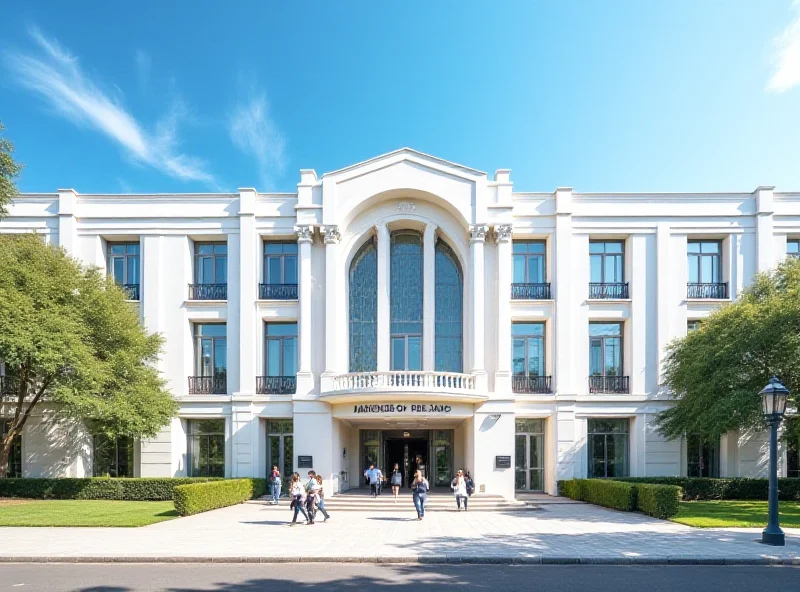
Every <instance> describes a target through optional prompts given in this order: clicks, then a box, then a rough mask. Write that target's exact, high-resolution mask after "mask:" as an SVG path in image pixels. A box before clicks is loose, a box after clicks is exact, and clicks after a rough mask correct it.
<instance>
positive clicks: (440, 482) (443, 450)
mask: <svg viewBox="0 0 800 592" xmlns="http://www.w3.org/2000/svg"><path fill="white" fill-rule="evenodd" d="M434 454H435V455H436V456H435V461H436V482H435V485H437V486H439V487H441V486H444V485H449V484H450V480H451V476H450V446H437V447H436V449H435V452H434Z"/></svg>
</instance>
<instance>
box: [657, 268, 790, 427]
mask: <svg viewBox="0 0 800 592" xmlns="http://www.w3.org/2000/svg"><path fill="white" fill-rule="evenodd" d="M772 375H776V376H777V377H778V378H779V379H780V380H781V381H782V382H783V384H784V385H785V386H786V387H787V388H788V389H789V390H790V392H791V395H790V403H791V402H792V401H793V402H794V403H795V404H796V402H797V400H798V394H800V261H798V260H797V259H792V258H790V259H788V260H787V261H786V262H784V263H782V264H781V265H780V266H778V268H777V269H775V270H773V271H770V272H766V273H761V274H758V275H757V276H756V277H755V280H754V282H753V283H752V284H751V285H750V286H749V287H748V288H746V289H745V290H744V292H743V294H742V295H741V297H740V298H738V299H737V300H736V301H735V302H733V303H731V304H729V305H727V306H724V307H722V308H721V309H719V310H717V311H715V312H714V313H713V314H712V315H710V316H709V317H708V319H706V320H705V321H703V323H702V325H701V327H700V329H699V330H697V331H693V332H692V333H690V334H689V335H687V336H686V337H685V338H683V339H678V340H676V341H674V342H673V343H671V344H670V346H669V348H668V350H667V356H666V360H665V364H664V383H665V386H666V387H667V388H668V389H669V390H670V391H671V393H672V394H673V396H674V397H675V399H676V403H675V405H674V406H672V407H671V408H669V409H667V410H665V411H663V412H661V413H660V414H659V415H658V416H657V418H656V425H657V427H658V429H659V431H660V432H661V433H662V434H663V435H665V436H666V437H668V438H679V437H681V436H683V435H685V434H696V435H699V436H704V437H706V438H708V439H718V438H719V437H720V436H721V435H723V434H725V433H727V432H729V431H733V430H747V429H760V428H763V427H764V420H763V418H762V415H761V398H760V397H759V396H758V392H759V391H760V390H761V389H762V388H764V386H766V384H767V382H768V381H769V379H770V377H771V376H772Z"/></svg>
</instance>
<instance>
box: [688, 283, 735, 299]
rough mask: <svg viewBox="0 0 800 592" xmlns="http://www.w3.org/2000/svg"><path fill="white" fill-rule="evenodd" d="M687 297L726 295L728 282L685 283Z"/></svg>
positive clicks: (718, 297) (719, 296)
mask: <svg viewBox="0 0 800 592" xmlns="http://www.w3.org/2000/svg"><path fill="white" fill-rule="evenodd" d="M686 297H687V298H711V299H714V298H717V299H723V298H727V297H728V284H686Z"/></svg>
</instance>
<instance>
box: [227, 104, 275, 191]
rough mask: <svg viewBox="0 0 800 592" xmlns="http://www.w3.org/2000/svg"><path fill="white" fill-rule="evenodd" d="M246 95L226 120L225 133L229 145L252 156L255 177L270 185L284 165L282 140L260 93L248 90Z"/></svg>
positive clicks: (267, 185)
mask: <svg viewBox="0 0 800 592" xmlns="http://www.w3.org/2000/svg"><path fill="white" fill-rule="evenodd" d="M248 96H249V98H248V99H247V100H245V101H243V102H241V103H239V104H237V105H236V106H235V107H234V109H233V112H232V113H231V116H230V118H229V120H228V133H229V134H230V137H231V141H232V142H233V144H234V145H235V146H236V147H237V148H238V149H239V150H241V151H242V152H244V153H245V154H248V155H250V156H252V157H254V158H255V160H256V162H257V163H258V167H259V178H260V180H261V182H262V183H263V184H264V186H265V188H267V189H268V188H270V187H271V186H272V184H273V182H274V181H273V180H274V178H275V175H276V174H279V173H280V172H282V171H283V169H284V166H285V160H284V150H285V147H286V142H285V141H284V139H283V135H282V134H281V133H280V131H278V128H277V125H276V124H275V122H274V121H273V120H272V118H271V117H270V114H269V103H268V102H267V96H266V93H264V92H250V93H248Z"/></svg>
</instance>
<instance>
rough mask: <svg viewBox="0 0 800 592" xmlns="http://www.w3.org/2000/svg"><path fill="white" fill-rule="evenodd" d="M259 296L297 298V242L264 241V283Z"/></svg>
mask: <svg viewBox="0 0 800 592" xmlns="http://www.w3.org/2000/svg"><path fill="white" fill-rule="evenodd" d="M260 292H261V294H260V297H261V298H264V299H276V300H296V299H297V243H294V242H291V243H290V242H286V243H275V242H269V243H264V283H263V284H261V289H260Z"/></svg>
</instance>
